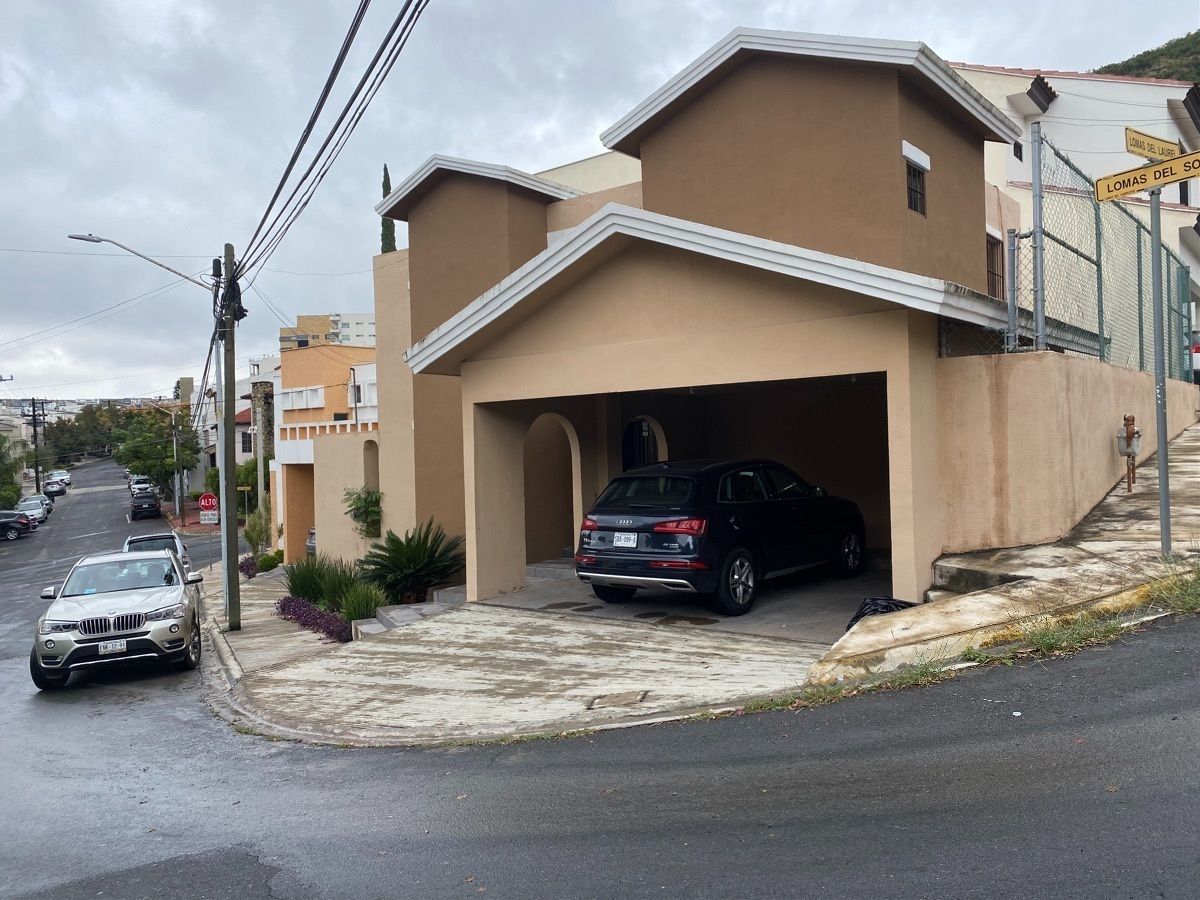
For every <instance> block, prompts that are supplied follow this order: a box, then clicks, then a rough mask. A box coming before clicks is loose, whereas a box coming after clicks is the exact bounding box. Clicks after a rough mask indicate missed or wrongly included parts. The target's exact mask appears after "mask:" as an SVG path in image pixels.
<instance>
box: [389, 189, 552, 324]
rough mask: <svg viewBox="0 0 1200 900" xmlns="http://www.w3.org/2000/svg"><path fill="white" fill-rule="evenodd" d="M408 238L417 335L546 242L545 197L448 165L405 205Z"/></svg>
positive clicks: (512, 268)
mask: <svg viewBox="0 0 1200 900" xmlns="http://www.w3.org/2000/svg"><path fill="white" fill-rule="evenodd" d="M408 239H409V250H410V257H409V259H410V262H409V281H410V284H411V297H412V333H413V338H414V339H417V338H420V337H423V336H424V335H426V334H428V333H429V332H430V331H432V330H433V329H434V328H436V327H437V326H438V325H440V324H442V322H444V321H446V319H448V318H450V317H451V316H452V315H454V313H456V312H458V311H459V310H460V309H462V308H463V307H464V306H466V305H467V304H468V303H470V302H471V301H472V300H474V299H475V298H476V297H478V296H479V295H480V294H482V293H483V292H484V291H486V290H487V289H488V288H490V287H491V286H492V285H494V284H495V283H496V282H498V281H500V280H501V279H502V278H503V277H504V276H505V275H508V274H509V273H510V272H512V271H513V270H514V269H516V268H518V267H519V266H520V265H521V264H522V263H524V262H526V261H527V260H529V259H530V258H531V257H533V256H535V255H537V254H538V253H539V252H541V251H542V250H544V249H545V248H546V208H545V203H544V201H543V200H542V199H536V198H533V197H531V196H529V195H527V194H525V193H523V192H521V191H518V190H514V189H512V188H510V187H509V186H507V185H506V184H504V183H502V182H498V181H494V180H490V179H486V178H475V177H472V176H469V175H461V174H457V173H452V174H450V175H447V176H446V177H445V178H444V179H442V180H441V181H440V182H439V183H438V184H437V185H436V186H435V187H434V188H433V189H432V190H431V191H430V192H429V193H428V194H426V195H425V196H423V197H422V198H421V199H420V200H418V201H417V202H416V203H415V204H414V205H413V207H412V209H411V210H409V216H408ZM378 334H379V332H378V322H376V335H378ZM406 346H407V345H406Z"/></svg>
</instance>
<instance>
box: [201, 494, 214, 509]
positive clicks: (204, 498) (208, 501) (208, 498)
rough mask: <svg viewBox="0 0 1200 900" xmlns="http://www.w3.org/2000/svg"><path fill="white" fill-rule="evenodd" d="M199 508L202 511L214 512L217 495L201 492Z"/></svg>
mask: <svg viewBox="0 0 1200 900" xmlns="http://www.w3.org/2000/svg"><path fill="white" fill-rule="evenodd" d="M200 509H201V510H203V511H204V512H215V511H216V509H217V495H216V494H201V495H200Z"/></svg>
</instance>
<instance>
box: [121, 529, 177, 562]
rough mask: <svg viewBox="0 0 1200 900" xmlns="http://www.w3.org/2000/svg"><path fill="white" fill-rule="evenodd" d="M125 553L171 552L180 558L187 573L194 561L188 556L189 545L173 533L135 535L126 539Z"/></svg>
mask: <svg viewBox="0 0 1200 900" xmlns="http://www.w3.org/2000/svg"><path fill="white" fill-rule="evenodd" d="M121 550H122V551H123V552H125V553H136V552H138V551H141V550H170V551H172V552H173V553H174V554H175V555H176V556H178V557H179V561H180V562H181V563H183V568H184V570H185V571H187V570H189V569H191V567H192V560H191V557H189V556H188V549H187V544H185V543H184V542H183V538H181V537H180V536H179V535H177V534H176V533H175V532H173V531H164V532H161V533H157V534H135V535H130V536H129V537H127V538H125V546H124V547H122V548H121Z"/></svg>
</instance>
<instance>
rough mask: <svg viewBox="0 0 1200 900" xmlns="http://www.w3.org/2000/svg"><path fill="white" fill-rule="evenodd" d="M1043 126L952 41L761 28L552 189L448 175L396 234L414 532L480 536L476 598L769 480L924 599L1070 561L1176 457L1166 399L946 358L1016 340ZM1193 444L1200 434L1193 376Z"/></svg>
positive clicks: (387, 323)
mask: <svg viewBox="0 0 1200 900" xmlns="http://www.w3.org/2000/svg"><path fill="white" fill-rule="evenodd" d="M1019 134H1020V130H1019V128H1018V127H1017V126H1016V125H1015V124H1014V123H1013V122H1012V121H1011V120H1010V119H1009V118H1008V117H1006V115H1005V114H1004V113H1003V112H1001V111H1000V110H999V109H997V108H996V107H995V106H994V105H993V104H991V103H989V102H988V101H987V100H986V99H984V98H983V96H982V95H980V94H979V93H978V92H977V91H976V90H974V89H973V88H972V87H971V86H970V85H969V84H968V83H967V82H966V81H964V79H963V78H962V77H961V76H959V75H958V74H957V73H955V72H954V71H953V70H951V69H950V68H949V67H948V66H947V65H946V64H945V63H944V62H943V61H942V60H941V59H940V58H939V57H938V56H936V55H935V54H934V53H933V52H932V51H931V50H929V48H927V47H925V46H924V45H923V44H915V43H906V42H897V41H882V40H868V39H858V38H846V37H830V36H820V35H807V34H795V33H783V32H771V31H761V30H753V29H738V30H735V31H734V32H732V33H731V34H729V35H728V36H727V37H726V38H725V39H723V40H722V41H721V42H720V43H718V44H717V45H716V46H714V47H713V48H712V49H711V50H709V51H707V52H706V53H705V54H703V55H702V56H701V57H699V58H698V59H697V60H696V61H695V62H694V63H692V64H691V65H690V66H688V67H687V68H686V69H684V70H683V71H682V72H680V73H679V74H678V75H677V76H676V77H675V78H673V79H671V80H670V81H669V82H667V83H666V84H665V85H663V86H662V87H661V88H660V89H659V90H657V91H655V92H654V93H653V94H652V95H651V96H649V97H648V98H646V99H645V100H644V101H642V102H641V103H640V104H638V105H637V106H636V107H635V108H634V109H633V110H631V111H630V112H629V113H628V114H627V115H626V116H625V117H623V118H622V119H621V120H620V121H618V122H617V123H616V124H615V125H613V126H612V127H611V128H610V129H608V130H607V131H606V132H605V133H604V134H603V135H602V140H603V142H604V144H605V146H606V147H608V148H609V150H610V153H609V154H606V155H604V156H601V157H598V158H596V159H593V160H587V161H582V162H580V163H577V164H572V165H569V166H564V167H562V168H560V169H557V170H554V171H553V172H551V173H543V174H542V175H531V174H527V173H524V172H520V171H517V170H514V169H511V168H509V167H506V166H502V165H494V164H488V163H480V162H475V161H469V160H462V159H455V158H451V157H442V156H435V157H433V158H431V159H430V160H429V161H428V162H426V163H425V164H424V165H423V166H422V167H421V168H420V169H418V170H417V171H416V172H414V173H413V174H412V175H411V176H410V177H409V178H407V179H406V180H405V181H404V182H403V183H401V184H400V185H399V186H398V187H397V188H396V190H395V191H393V193H392V194H391V195H390V196H389V197H387V198H385V199H384V200H383V202H382V203H380V204H379V205H378V206H377V207H376V209H377V211H378V212H379V214H380V215H383V216H386V217H390V218H394V219H398V220H402V221H406V222H407V223H408V228H409V248H408V250H407V251H402V252H398V253H389V254H384V255H381V256H378V257H376V259H375V291H376V318H377V327H378V332H377V333H378V342H379V348H380V352H379V359H378V378H379V397H380V423H379V430H378V440H379V453H380V459H381V461H382V463H381V467H380V476H379V477H380V487H381V489H382V490H383V493H384V527H385V528H390V529H393V530H396V531H397V532H400V531H403V530H404V529H406V528H409V527H411V526H412V525H413V524H414V523H416V522H419V521H422V520H424V519H426V518H429V517H433V518H435V519H437V520H439V521H440V522H442V523H443V524H445V525H446V527H447V529H448V530H450V531H452V532H457V533H462V534H465V535H466V539H467V550H468V554H467V555H468V568H467V573H466V581H467V589H468V596H469V597H470V598H471V599H480V598H484V597H488V596H492V595H495V594H498V593H501V592H505V591H511V590H514V589H517V588H519V587H521V585H522V584H523V582H524V577H525V570H526V565H527V563H529V562H532V561H537V560H541V559H546V558H551V557H561V556H563V555H564V554H567V555H569V554H570V552H571V548H572V547H573V546H574V544H575V542H576V536H577V527H578V523H579V521H580V518H581V517H582V515H583V513H584V512H585V511H586V510H587V508H588V505H589V504H590V503H591V502H592V501H593V500H594V499H595V497H596V496H597V494H598V493H599V491H600V490H602V489H603V487H604V486H605V484H606V483H607V481H608V480H609V479H610V478H611V477H612V476H614V475H616V474H618V473H619V472H621V471H622V470H623V469H624V468H627V467H628V466H630V465H633V464H636V463H640V462H645V461H647V460H654V459H665V458H668V457H671V458H688V457H693V458H694V457H722V456H741V455H753V456H770V457H774V458H776V459H778V460H780V461H782V462H784V463H786V464H788V465H790V466H792V467H794V468H795V469H796V470H798V471H799V472H801V473H803V474H804V475H805V476H806V477H807V478H808V479H809V480H810V481H812V482H813V483H815V484H818V485H821V486H823V487H825V488H826V489H828V490H829V491H830V492H832V493H835V494H840V495H843V496H846V497H849V498H851V499H853V500H855V501H856V502H858V503H859V505H860V506H861V508H862V509H863V512H864V515H865V519H866V525H867V539H868V544H869V545H870V546H871V547H872V548H873V549H874V550H876V551H877V552H878V553H879V554H880V556H881V557H883V558H887V559H890V562H891V571H892V583H893V592H894V593H895V595H896V596H899V597H903V598H907V599H919V598H920V597H921V595H922V592H923V591H924V590H925V589H926V588H927V587H928V586H929V583H930V565H931V563H932V562H933V560H934V559H935V558H937V557H938V556H939V555H941V554H942V553H943V552H946V551H955V550H963V549H973V548H982V547H999V546H1010V545H1015V544H1023V543H1034V542H1041V541H1048V540H1053V539H1055V538H1056V537H1058V536H1059V535H1061V534H1062V533H1063V532H1065V531H1066V530H1067V529H1068V528H1070V527H1071V526H1072V525H1073V524H1074V523H1075V522H1076V521H1077V520H1078V519H1079V518H1080V517H1082V515H1083V514H1084V513H1085V512H1086V511H1087V510H1088V509H1089V508H1090V507H1091V506H1092V505H1093V504H1094V503H1096V502H1097V501H1098V500H1099V499H1100V498H1101V497H1102V496H1103V494H1104V492H1105V491H1106V490H1107V489H1108V488H1109V487H1110V486H1111V485H1112V483H1113V482H1115V480H1116V479H1117V478H1118V477H1119V476H1120V474H1121V472H1122V464H1121V461H1120V459H1119V458H1118V457H1117V456H1116V454H1115V452H1114V451H1113V449H1112V447H1111V443H1112V441H1111V436H1112V434H1113V433H1115V430H1116V428H1117V426H1118V425H1119V424H1120V422H1121V416H1122V415H1123V414H1125V413H1129V412H1132V413H1135V414H1136V415H1137V416H1138V417H1139V421H1140V422H1141V423H1143V431H1144V432H1145V434H1146V437H1147V440H1146V441H1145V442H1144V444H1143V446H1147V447H1152V446H1153V444H1154V434H1153V430H1154V425H1153V422H1154V417H1153V414H1152V413H1153V403H1154V393H1153V387H1152V383H1151V379H1150V377H1149V376H1147V375H1145V374H1142V373H1137V372H1131V371H1127V370H1123V369H1118V368H1115V367H1112V366H1108V365H1105V364H1102V363H1100V362H1098V361H1095V360H1092V359H1085V358H1079V357H1070V356H1067V355H1064V354H1061V353H1023V354H1012V355H1008V356H1003V355H980V356H966V357H956V358H945V357H943V356H942V355H941V354H940V344H939V333H940V329H941V328H942V327H943V325H944V324H945V323H947V322H953V323H955V325H956V327H957V328H959V329H996V328H1003V326H1004V322H1005V315H1006V311H1005V307H1004V305H1003V303H1001V302H1000V301H998V300H997V299H995V297H989V296H988V293H989V288H990V289H991V293H992V294H997V290H996V287H995V284H994V283H991V284H990V283H989V281H992V282H994V280H995V279H994V278H993V279H989V271H988V259H987V252H986V236H987V234H988V232H989V223H990V225H991V229H990V230H991V231H995V230H996V229H997V228H1000V227H1002V226H1006V225H1007V222H1006V219H1007V220H1008V221H1012V220H1013V219H1014V218H1015V216H1016V211H1015V207H1014V205H1013V203H1012V202H1011V201H1010V200H1008V199H1007V198H1004V197H1003V196H1001V195H1000V194H999V193H998V192H997V191H996V190H995V188H994V187H989V186H987V185H986V184H985V178H984V150H985V146H987V145H988V144H989V142H999V143H1004V144H1011V142H1012V141H1013V140H1015V139H1016V138H1017V137H1018V135H1019ZM1169 400H1170V409H1171V417H1170V427H1171V430H1172V432H1173V433H1174V432H1177V431H1178V430H1180V429H1181V428H1183V427H1184V426H1185V425H1186V424H1188V423H1190V422H1192V421H1193V420H1194V418H1195V408H1196V393H1195V388H1194V386H1192V385H1185V384H1183V383H1181V382H1178V383H1172V384H1171V385H1170V390H1169Z"/></svg>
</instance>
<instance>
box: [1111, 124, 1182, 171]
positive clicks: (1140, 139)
mask: <svg viewBox="0 0 1200 900" xmlns="http://www.w3.org/2000/svg"><path fill="white" fill-rule="evenodd" d="M1125 149H1126V150H1127V151H1128V152H1130V153H1132V154H1133V155H1134V156H1144V157H1146V159H1152V160H1154V161H1155V162H1162V161H1163V160H1166V159H1175V158H1176V157H1178V156H1180V155H1181V154H1182V152H1183V151H1181V150H1180V149H1179V142H1178V141H1167V140H1163V139H1162V138H1156V137H1155V136H1154V135H1152V134H1146V133H1145V132H1144V131H1135V130H1134V129H1132V128H1130V127H1129V126H1128V125H1127V126H1125Z"/></svg>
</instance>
